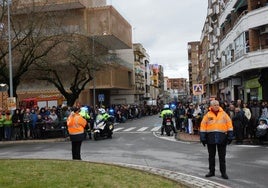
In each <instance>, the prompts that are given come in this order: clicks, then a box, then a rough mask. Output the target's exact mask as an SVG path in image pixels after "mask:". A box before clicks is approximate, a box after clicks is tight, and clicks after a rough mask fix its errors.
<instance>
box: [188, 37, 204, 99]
mask: <svg viewBox="0 0 268 188" xmlns="http://www.w3.org/2000/svg"><path fill="white" fill-rule="evenodd" d="M200 53H201V48H200V41H193V42H189V43H188V71H189V89H190V95H193V84H199V83H200V79H199V58H200Z"/></svg>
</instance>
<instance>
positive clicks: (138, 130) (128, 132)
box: [0, 115, 268, 188]
mask: <svg viewBox="0 0 268 188" xmlns="http://www.w3.org/2000/svg"><path fill="white" fill-rule="evenodd" d="M160 125H161V119H160V118H159V117H158V116H157V115H155V116H149V117H144V118H141V119H137V120H129V121H127V123H123V124H118V125H116V127H115V132H114V135H113V138H112V139H104V140H98V141H93V140H86V141H84V142H83V144H82V159H83V160H87V161H94V162H105V163H107V162H108V163H127V164H133V165H142V166H148V167H154V168H161V169H166V170H170V171H175V172H179V173H184V174H189V175H191V176H195V177H199V178H204V179H208V180H211V181H214V182H217V183H219V184H223V185H226V186H228V187H235V188H240V187H241V188H253V187H254V188H267V185H268V178H267V177H268V147H267V146H249V145H233V144H232V145H230V146H228V148H227V157H226V162H227V174H228V176H229V180H224V179H222V178H221V177H220V175H221V174H220V172H219V170H218V169H219V168H218V167H219V165H218V160H217V162H216V176H215V177H212V178H205V177H204V175H205V174H206V173H207V172H208V159H207V157H208V154H207V150H206V148H205V147H203V146H202V145H201V144H200V143H197V142H182V141H177V140H175V139H174V138H173V137H166V136H162V137H161V136H159V131H160V129H159V127H160ZM0 158H38V159H40V158H42V159H44V158H45V159H71V144H70V142H69V141H60V142H41V143H40V142H38V143H33V142H29V143H12V144H5V143H1V144H0Z"/></svg>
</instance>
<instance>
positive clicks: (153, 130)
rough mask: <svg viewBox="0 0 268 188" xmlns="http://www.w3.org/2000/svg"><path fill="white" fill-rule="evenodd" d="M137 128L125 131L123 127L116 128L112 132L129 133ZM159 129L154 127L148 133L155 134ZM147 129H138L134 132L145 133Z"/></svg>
mask: <svg viewBox="0 0 268 188" xmlns="http://www.w3.org/2000/svg"><path fill="white" fill-rule="evenodd" d="M136 128H137V127H129V128H127V129H125V128H124V127H118V128H115V129H114V130H113V132H118V131H123V132H129V131H132V130H134V129H136ZM160 128H161V127H154V128H152V129H151V130H150V131H151V132H156V131H158V130H159V129H160ZM147 129H149V127H141V128H139V129H138V130H136V131H137V132H143V131H146V130H147Z"/></svg>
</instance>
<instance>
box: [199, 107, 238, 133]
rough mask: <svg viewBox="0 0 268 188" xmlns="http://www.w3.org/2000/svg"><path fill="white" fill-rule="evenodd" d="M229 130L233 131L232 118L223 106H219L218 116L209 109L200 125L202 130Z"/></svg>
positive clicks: (223, 131) (224, 131)
mask: <svg viewBox="0 0 268 188" xmlns="http://www.w3.org/2000/svg"><path fill="white" fill-rule="evenodd" d="M228 131H233V124H232V120H231V118H230V117H229V116H228V114H227V113H226V112H224V111H223V109H222V108H219V112H218V114H217V116H216V114H215V113H213V112H212V111H208V113H207V114H206V115H204V117H203V119H202V122H201V125H200V132H222V133H227V132H228Z"/></svg>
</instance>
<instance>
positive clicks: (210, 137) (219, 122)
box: [200, 100, 233, 179]
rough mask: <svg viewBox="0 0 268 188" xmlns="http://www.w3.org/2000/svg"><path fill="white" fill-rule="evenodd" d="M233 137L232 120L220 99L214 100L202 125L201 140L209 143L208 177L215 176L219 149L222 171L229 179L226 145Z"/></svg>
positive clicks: (205, 143)
mask: <svg viewBox="0 0 268 188" xmlns="http://www.w3.org/2000/svg"><path fill="white" fill-rule="evenodd" d="M232 139H233V125H232V120H231V118H230V117H229V116H228V114H227V113H226V112H224V110H223V109H222V108H221V107H220V106H219V101H217V100H212V101H211V102H210V108H209V111H208V112H207V114H205V115H204V117H203V119H202V122H201V125H200V141H201V142H202V144H203V145H204V146H206V145H207V149H208V153H209V173H208V174H206V177H211V176H215V155H216V149H218V156H219V161H220V172H221V177H222V178H223V179H228V176H227V174H226V164H225V156H226V146H227V144H228V145H229V144H231V142H232Z"/></svg>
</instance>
